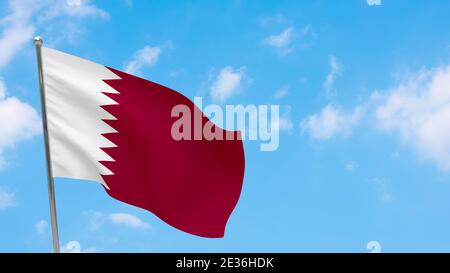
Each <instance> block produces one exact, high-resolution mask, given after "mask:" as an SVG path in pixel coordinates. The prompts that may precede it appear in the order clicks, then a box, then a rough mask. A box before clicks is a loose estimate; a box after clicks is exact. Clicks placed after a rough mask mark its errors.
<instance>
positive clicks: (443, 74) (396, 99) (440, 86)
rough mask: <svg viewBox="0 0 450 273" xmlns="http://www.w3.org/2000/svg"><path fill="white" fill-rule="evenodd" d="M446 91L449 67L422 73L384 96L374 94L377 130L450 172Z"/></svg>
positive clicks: (449, 117)
mask: <svg viewBox="0 0 450 273" xmlns="http://www.w3.org/2000/svg"><path fill="white" fill-rule="evenodd" d="M449 90H450V65H449V66H447V67H439V68H434V69H430V70H423V71H421V72H419V73H416V74H414V75H411V76H409V77H408V78H407V79H406V80H404V81H402V82H400V83H399V84H398V85H397V86H394V87H393V88H391V89H389V90H388V91H386V92H375V93H373V94H372V99H373V100H375V101H376V102H375V103H376V104H377V107H376V109H375V116H376V121H377V125H378V128H380V129H381V130H382V131H384V132H387V133H390V134H394V135H398V136H399V137H400V139H401V140H402V142H403V143H404V144H405V145H408V146H410V147H412V148H413V149H414V150H415V151H416V153H417V154H418V155H419V156H420V157H421V158H423V159H425V160H430V161H432V162H435V163H436V164H437V165H438V166H439V167H440V168H441V169H443V170H450V122H449V120H450V92H449Z"/></svg>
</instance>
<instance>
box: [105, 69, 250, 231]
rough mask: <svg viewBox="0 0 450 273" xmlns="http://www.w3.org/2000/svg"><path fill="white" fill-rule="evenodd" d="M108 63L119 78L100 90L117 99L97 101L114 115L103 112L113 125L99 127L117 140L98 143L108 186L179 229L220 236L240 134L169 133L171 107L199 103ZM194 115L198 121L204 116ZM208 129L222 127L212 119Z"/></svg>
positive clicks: (240, 162) (236, 183)
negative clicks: (195, 136) (188, 136)
mask: <svg viewBox="0 0 450 273" xmlns="http://www.w3.org/2000/svg"><path fill="white" fill-rule="evenodd" d="M108 69H110V70H111V71H112V72H113V73H115V74H116V75H117V76H119V77H120V78H121V79H115V80H105V81H104V82H105V83H107V84H108V85H109V86H111V87H112V88H114V89H115V90H117V91H118V92H119V94H112V93H105V95H107V96H108V97H110V98H112V99H113V100H114V101H116V102H117V103H118V104H117V105H105V106H102V107H103V109H105V110H106V111H108V112H109V113H110V114H112V115H113V116H114V117H116V118H117V120H105V122H106V123H107V124H109V125H110V126H111V127H113V128H114V129H115V130H116V131H117V133H108V134H104V136H105V137H106V138H107V139H109V140H110V141H112V142H113V143H114V144H115V145H117V147H112V148H103V150H104V151H105V152H106V153H107V154H108V155H110V156H111V157H112V158H113V159H114V161H102V162H100V163H102V164H103V165H104V166H105V167H106V168H108V169H109V170H110V171H111V172H112V173H113V174H111V175H102V177H103V179H104V180H105V182H106V184H107V185H108V187H109V190H108V189H106V191H107V192H108V194H109V195H110V196H112V197H114V198H116V199H118V200H120V201H123V202H125V203H128V204H131V205H133V206H137V207H140V208H143V209H146V210H148V211H151V212H152V213H154V214H155V215H156V216H158V217H159V218H161V219H162V220H163V221H165V222H166V223H168V224H170V225H172V226H173V227H175V228H178V229H180V230H182V231H185V232H188V233H191V234H194V235H198V236H203V237H211V238H217V237H223V235H224V230H225V225H226V223H227V221H228V218H229V217H230V214H231V212H232V211H233V209H234V207H235V206H236V203H237V201H238V199H239V195H240V193H241V189H242V182H243V178H244V167H245V158H244V149H243V144H242V141H241V140H239V139H238V138H234V140H204V139H203V140H179V141H176V140H174V139H173V138H172V135H171V128H172V125H173V123H174V122H175V121H176V120H177V119H178V118H176V117H171V111H172V108H173V107H174V106H176V105H180V104H182V105H186V106H188V107H189V109H190V110H191V113H192V119H194V111H197V113H198V111H200V110H199V109H198V108H197V107H196V106H195V105H194V103H193V102H192V101H190V100H189V99H188V98H186V97H185V96H183V95H182V94H180V93H178V92H176V91H174V90H171V89H169V88H166V87H164V86H162V85H159V84H156V83H153V82H150V81H147V80H144V79H141V78H138V77H135V76H132V75H129V74H126V73H124V72H121V71H118V70H115V69H112V68H108ZM200 116H201V123H202V124H205V123H207V122H210V121H209V120H208V118H207V117H205V116H204V115H203V114H201V115H200ZM192 126H194V121H192ZM214 130H219V131H220V132H223V133H226V132H227V131H225V130H223V129H221V128H219V127H217V126H215V125H213V131H214ZM193 131H194V127H192V132H193ZM234 134H235V136H238V135H239V134H240V133H239V132H235V133H234Z"/></svg>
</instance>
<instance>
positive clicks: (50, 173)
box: [34, 36, 59, 253]
mask: <svg viewBox="0 0 450 273" xmlns="http://www.w3.org/2000/svg"><path fill="white" fill-rule="evenodd" d="M42 43H43V40H42V38H41V37H39V36H36V37H35V38H34V45H35V46H36V57H37V64H38V77H39V89H40V93H41V111H42V127H43V128H44V143H45V159H46V165H47V179H48V199H49V202H50V218H51V223H52V238H53V252H54V253H59V238H58V237H59V236H58V221H57V219H56V200H55V185H54V181H53V171H52V165H51V155H50V142H49V138H48V127H47V105H46V102H45V85H44V71H43V70H42V50H41V48H42Z"/></svg>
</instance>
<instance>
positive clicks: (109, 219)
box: [82, 211, 150, 232]
mask: <svg viewBox="0 0 450 273" xmlns="http://www.w3.org/2000/svg"><path fill="white" fill-rule="evenodd" d="M82 216H84V217H86V218H87V219H88V222H89V230H90V231H91V232H96V231H98V230H100V228H101V227H102V226H103V225H105V224H114V225H123V226H126V227H129V228H132V229H141V230H145V229H149V228H150V224H148V223H146V222H144V221H143V220H141V219H140V218H139V217H137V216H136V215H133V214H130V213H118V212H116V213H109V214H107V213H103V212H99V211H85V212H83V213H82Z"/></svg>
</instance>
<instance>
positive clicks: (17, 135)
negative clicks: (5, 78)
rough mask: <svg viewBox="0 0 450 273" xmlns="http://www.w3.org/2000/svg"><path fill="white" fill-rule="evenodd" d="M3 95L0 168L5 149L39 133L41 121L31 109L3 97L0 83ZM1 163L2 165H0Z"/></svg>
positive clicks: (0, 111) (0, 121) (21, 103)
mask: <svg viewBox="0 0 450 273" xmlns="http://www.w3.org/2000/svg"><path fill="white" fill-rule="evenodd" d="M0 82H1V84H0V86H1V88H2V90H3V95H2V96H0V168H1V167H2V166H3V165H4V163H5V161H4V158H3V156H2V155H3V152H4V149H5V148H10V147H13V146H14V145H15V144H16V143H17V142H18V141H20V140H23V139H28V138H31V137H33V136H34V135H37V134H39V133H40V132H41V120H40V118H39V116H38V114H37V112H36V110H34V108H33V107H31V106H30V105H28V104H26V103H24V102H21V101H20V100H19V99H17V98H15V97H6V96H5V89H6V88H5V84H4V83H3V82H2V81H0ZM2 163H3V164H2Z"/></svg>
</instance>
